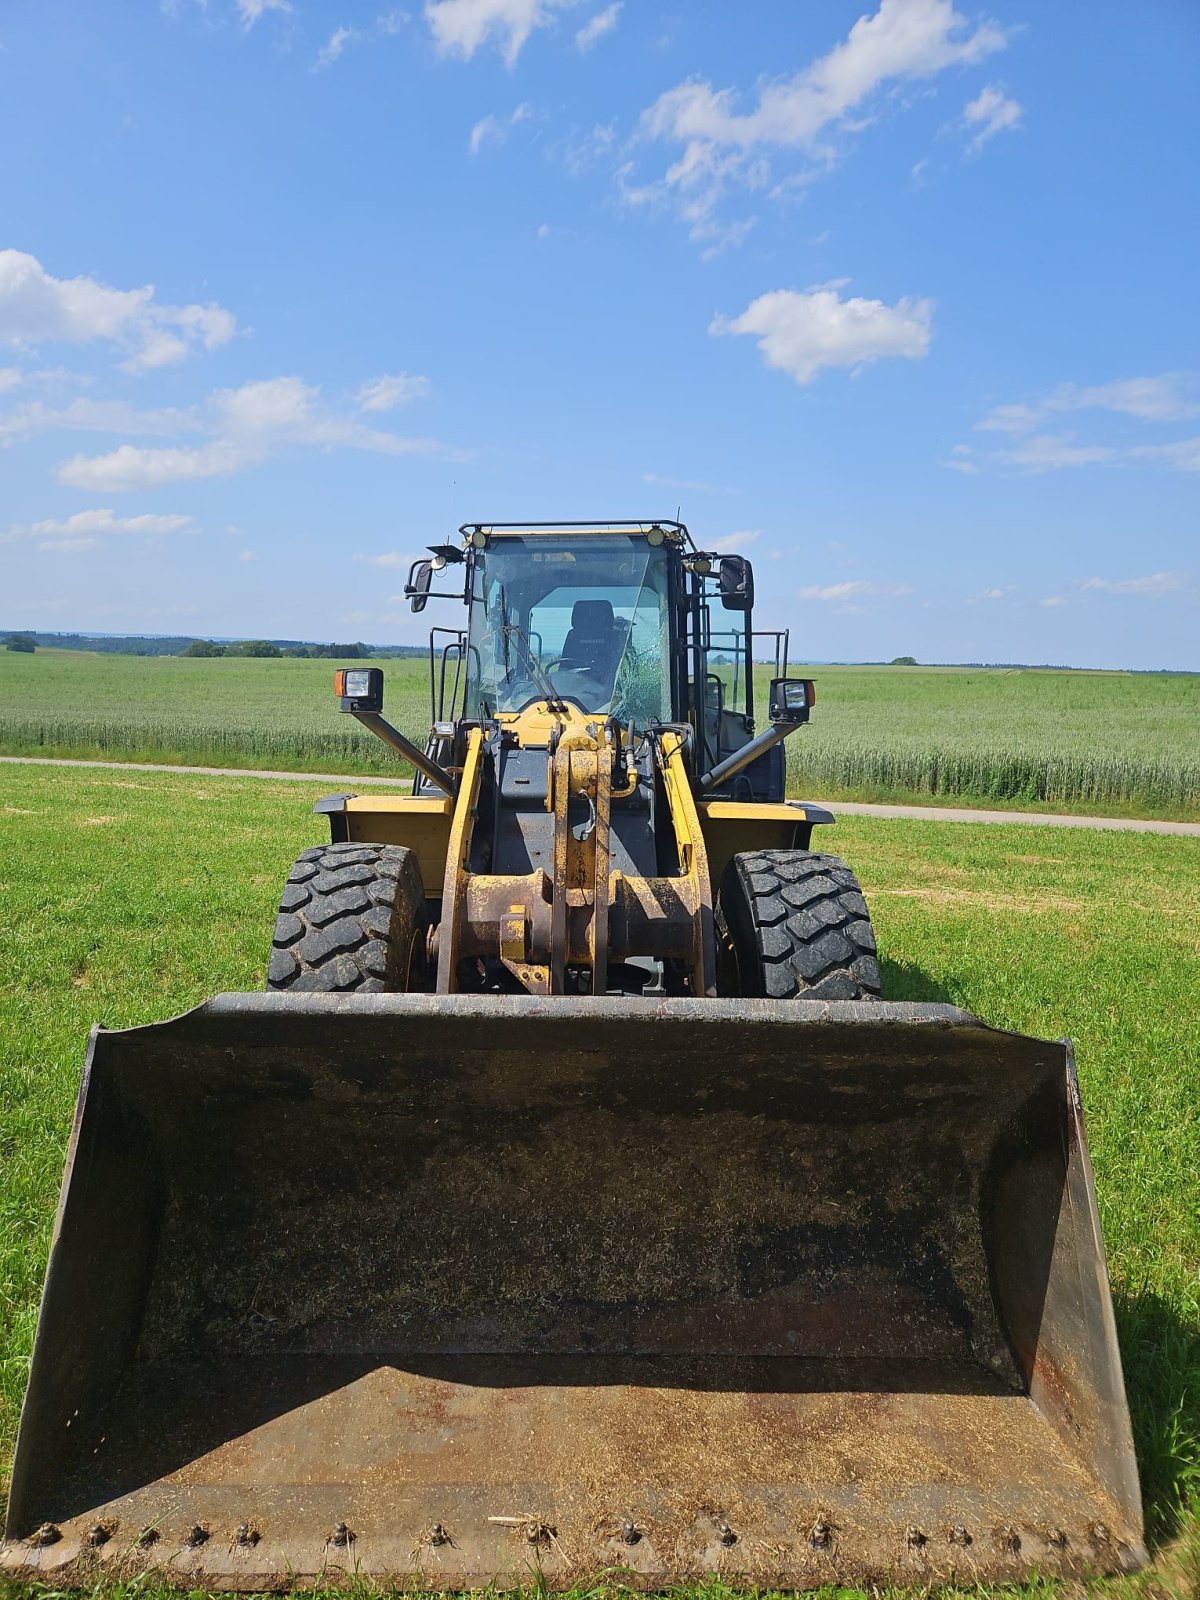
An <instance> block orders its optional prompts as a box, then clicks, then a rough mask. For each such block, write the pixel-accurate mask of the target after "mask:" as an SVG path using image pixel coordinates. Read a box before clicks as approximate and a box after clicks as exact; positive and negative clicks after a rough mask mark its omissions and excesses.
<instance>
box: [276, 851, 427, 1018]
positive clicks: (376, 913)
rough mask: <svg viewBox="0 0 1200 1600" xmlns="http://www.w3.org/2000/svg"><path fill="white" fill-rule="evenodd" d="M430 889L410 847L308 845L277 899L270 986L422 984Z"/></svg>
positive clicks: (338, 989) (378, 989) (347, 988)
mask: <svg viewBox="0 0 1200 1600" xmlns="http://www.w3.org/2000/svg"><path fill="white" fill-rule="evenodd" d="M425 931H426V920H425V891H424V888H423V887H422V884H421V869H420V868H419V867H418V865H417V858H416V856H415V855H414V854H413V852H412V851H411V850H405V849H402V848H401V847H400V846H399V845H393V844H326V845H318V846H316V847H315V848H314V849H312V850H305V851H304V853H303V854H302V855H301V856H300V858H299V859H298V861H297V862H296V865H295V866H294V867H293V868H292V870H291V872H290V873H289V875H288V881H287V883H286V885H285V887H284V891H283V895H282V897H281V899H280V902H279V917H278V919H277V920H276V923H275V938H274V940H273V942H272V946H271V964H270V966H269V968H268V969H267V988H268V989H287V990H316V991H318V992H323V993H326V994H370V993H377V994H378V993H385V992H386V993H390V994H398V993H403V992H405V991H406V990H409V989H416V988H420V987H421V986H422V979H423V974H424V967H425Z"/></svg>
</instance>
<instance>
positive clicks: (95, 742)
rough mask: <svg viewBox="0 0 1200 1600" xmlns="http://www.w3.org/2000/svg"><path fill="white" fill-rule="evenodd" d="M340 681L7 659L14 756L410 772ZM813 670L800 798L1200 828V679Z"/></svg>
mask: <svg viewBox="0 0 1200 1600" xmlns="http://www.w3.org/2000/svg"><path fill="white" fill-rule="evenodd" d="M333 665H334V664H333V663H330V662H325V661H291V660H281V661H273V660H244V659H225V660H216V661H205V660H186V659H182V658H178V657H170V656H163V657H139V656H117V655H89V654H87V653H85V652H75V651H49V650H46V651H42V650H39V651H38V653H37V654H36V655H33V656H26V655H16V654H11V653H9V652H4V651H0V752H2V753H6V754H9V755H39V754H41V755H45V754H59V755H71V756H86V757H100V758H104V757H111V758H115V759H118V760H130V761H133V760H146V761H167V762H172V763H179V764H187V763H193V764H200V765H211V766H244V767H255V766H258V767H278V768H287V769H289V770H296V771H308V772H321V771H324V772H346V773H371V772H379V773H384V772H390V773H395V772H396V771H397V770H398V769H397V764H396V762H395V760H394V758H393V757H392V756H391V755H390V754H389V753H388V751H387V750H386V748H385V747H384V746H383V745H381V744H380V743H379V741H378V740H376V739H374V738H372V736H371V735H370V734H368V733H366V732H364V731H363V730H362V729H361V728H360V727H359V726H358V725H357V724H356V723H355V722H354V721H353V720H352V719H351V718H349V717H344V716H342V715H341V714H340V713H339V712H338V710H337V708H336V703H335V701H334V699H333V695H332V692H331V682H332V668H333ZM796 670H797V671H798V672H799V673H804V672H808V673H810V674H812V675H814V676H815V677H816V679H817V693H818V704H817V709H816V712H815V714H814V718H813V722H812V724H811V725H810V727H808V728H806V729H804V730H802V731H801V732H799V733H797V734H795V735H794V736H793V737H792V738H791V739H790V740H789V741H788V747H787V748H788V773H789V786H790V788H791V790H792V792H793V793H795V794H801V793H804V794H805V795H807V796H808V797H809V798H811V799H837V798H841V799H862V800H917V801H926V802H929V803H937V802H939V801H942V802H944V801H948V800H955V801H964V802H969V803H976V804H981V805H990V806H1000V807H1004V806H1010V807H1022V806H1023V807H1030V806H1032V807H1036V808H1038V809H1042V810H1051V811H1080V812H1091V813H1093V814H1105V813H1107V814H1112V815H1128V816H1147V817H1176V818H1181V819H1184V820H1189V819H1191V820H1195V819H1200V737H1198V733H1197V730H1198V729H1200V676H1194V677H1189V676H1174V677H1168V676H1161V677H1160V676H1146V675H1142V676H1136V675H1133V674H1128V673H1095V672H1047V671H1033V670H1030V671H1024V670H1022V671H1017V670H1012V671H1008V670H1000V669H988V670H984V669H978V670H975V669H968V668H911V667H891V668H888V667H812V668H800V669H796ZM385 672H386V682H387V688H388V698H387V707H386V710H387V714H388V716H389V717H390V719H391V720H392V721H393V722H394V723H395V724H396V725H397V726H398V727H400V728H401V729H403V730H404V731H405V732H406V733H408V734H410V735H411V736H412V737H414V738H417V739H420V740H423V739H424V735H425V733H426V732H427V731H428V727H429V721H430V712H429V673H428V665H427V663H425V662H422V661H415V660H414V661H390V662H388V663H387V664H386V666H385ZM758 676H759V678H760V680H761V681H760V682H759V684H758V690H757V692H758V695H759V699H760V704H761V702H763V701H765V696H766V684H767V677H768V674H767V673H766V672H765V670H764V671H761V672H760V673H759V675H758ZM760 720H761V711H760Z"/></svg>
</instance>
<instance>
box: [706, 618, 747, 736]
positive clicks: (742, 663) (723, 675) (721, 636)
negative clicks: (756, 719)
mask: <svg viewBox="0 0 1200 1600" xmlns="http://www.w3.org/2000/svg"><path fill="white" fill-rule="evenodd" d="M717 614H718V615H720V613H719V612H718V613H717ZM747 655H748V652H747V649H746V635H745V632H744V631H743V630H742V629H741V628H720V629H714V631H713V632H712V633H711V634H710V635H709V649H708V676H709V679H710V681H711V680H712V679H713V678H719V679H720V680H721V704H722V707H723V709H724V710H726V711H733V712H736V713H737V714H738V715H739V716H744V715H745V711H746V671H747ZM710 692H711V689H710Z"/></svg>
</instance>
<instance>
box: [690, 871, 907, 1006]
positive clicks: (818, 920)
mask: <svg viewBox="0 0 1200 1600" xmlns="http://www.w3.org/2000/svg"><path fill="white" fill-rule="evenodd" d="M717 930H718V937H719V941H720V946H721V967H722V971H721V979H722V981H721V983H720V992H721V993H723V994H729V993H731V992H732V993H734V994H739V995H746V996H749V997H757V998H764V997H765V998H767V999H773V1000H791V999H806V1000H875V999H878V998H879V994H880V977H879V961H878V958H877V955H876V950H875V933H874V930H873V929H872V927H871V914H870V912H869V911H868V910H867V903H866V901H865V900H864V899H863V897H862V890H861V889H860V888H859V885H858V879H857V878H856V877H855V876H854V873H853V872H852V871H851V869H850V868H849V867H848V866H847V865H846V863H845V862H844V861H843V860H841V858H840V857H838V856H827V855H819V854H817V853H816V852H815V851H811V850H754V851H747V852H746V853H745V854H744V855H736V856H734V858H733V860H732V861H731V862H730V863H729V866H728V868H727V869H726V872H725V876H724V879H723V881H722V884H721V893H720V898H719V901H718V905H717Z"/></svg>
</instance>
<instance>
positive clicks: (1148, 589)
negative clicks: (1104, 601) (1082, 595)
mask: <svg viewBox="0 0 1200 1600" xmlns="http://www.w3.org/2000/svg"><path fill="white" fill-rule="evenodd" d="M1186 583H1187V577H1186V575H1185V574H1184V573H1182V572H1152V573H1150V574H1149V576H1148V577H1145V578H1117V579H1115V580H1114V579H1110V578H1085V579H1084V581H1083V582H1082V583H1081V584H1080V586H1079V587H1080V588H1081V589H1092V590H1097V591H1100V592H1102V593H1104V594H1140V595H1151V596H1153V597H1155V598H1157V597H1159V596H1161V595H1164V594H1175V593H1176V592H1177V591H1178V590H1180V589H1182V588H1183V587H1184V586H1185V584H1186Z"/></svg>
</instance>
